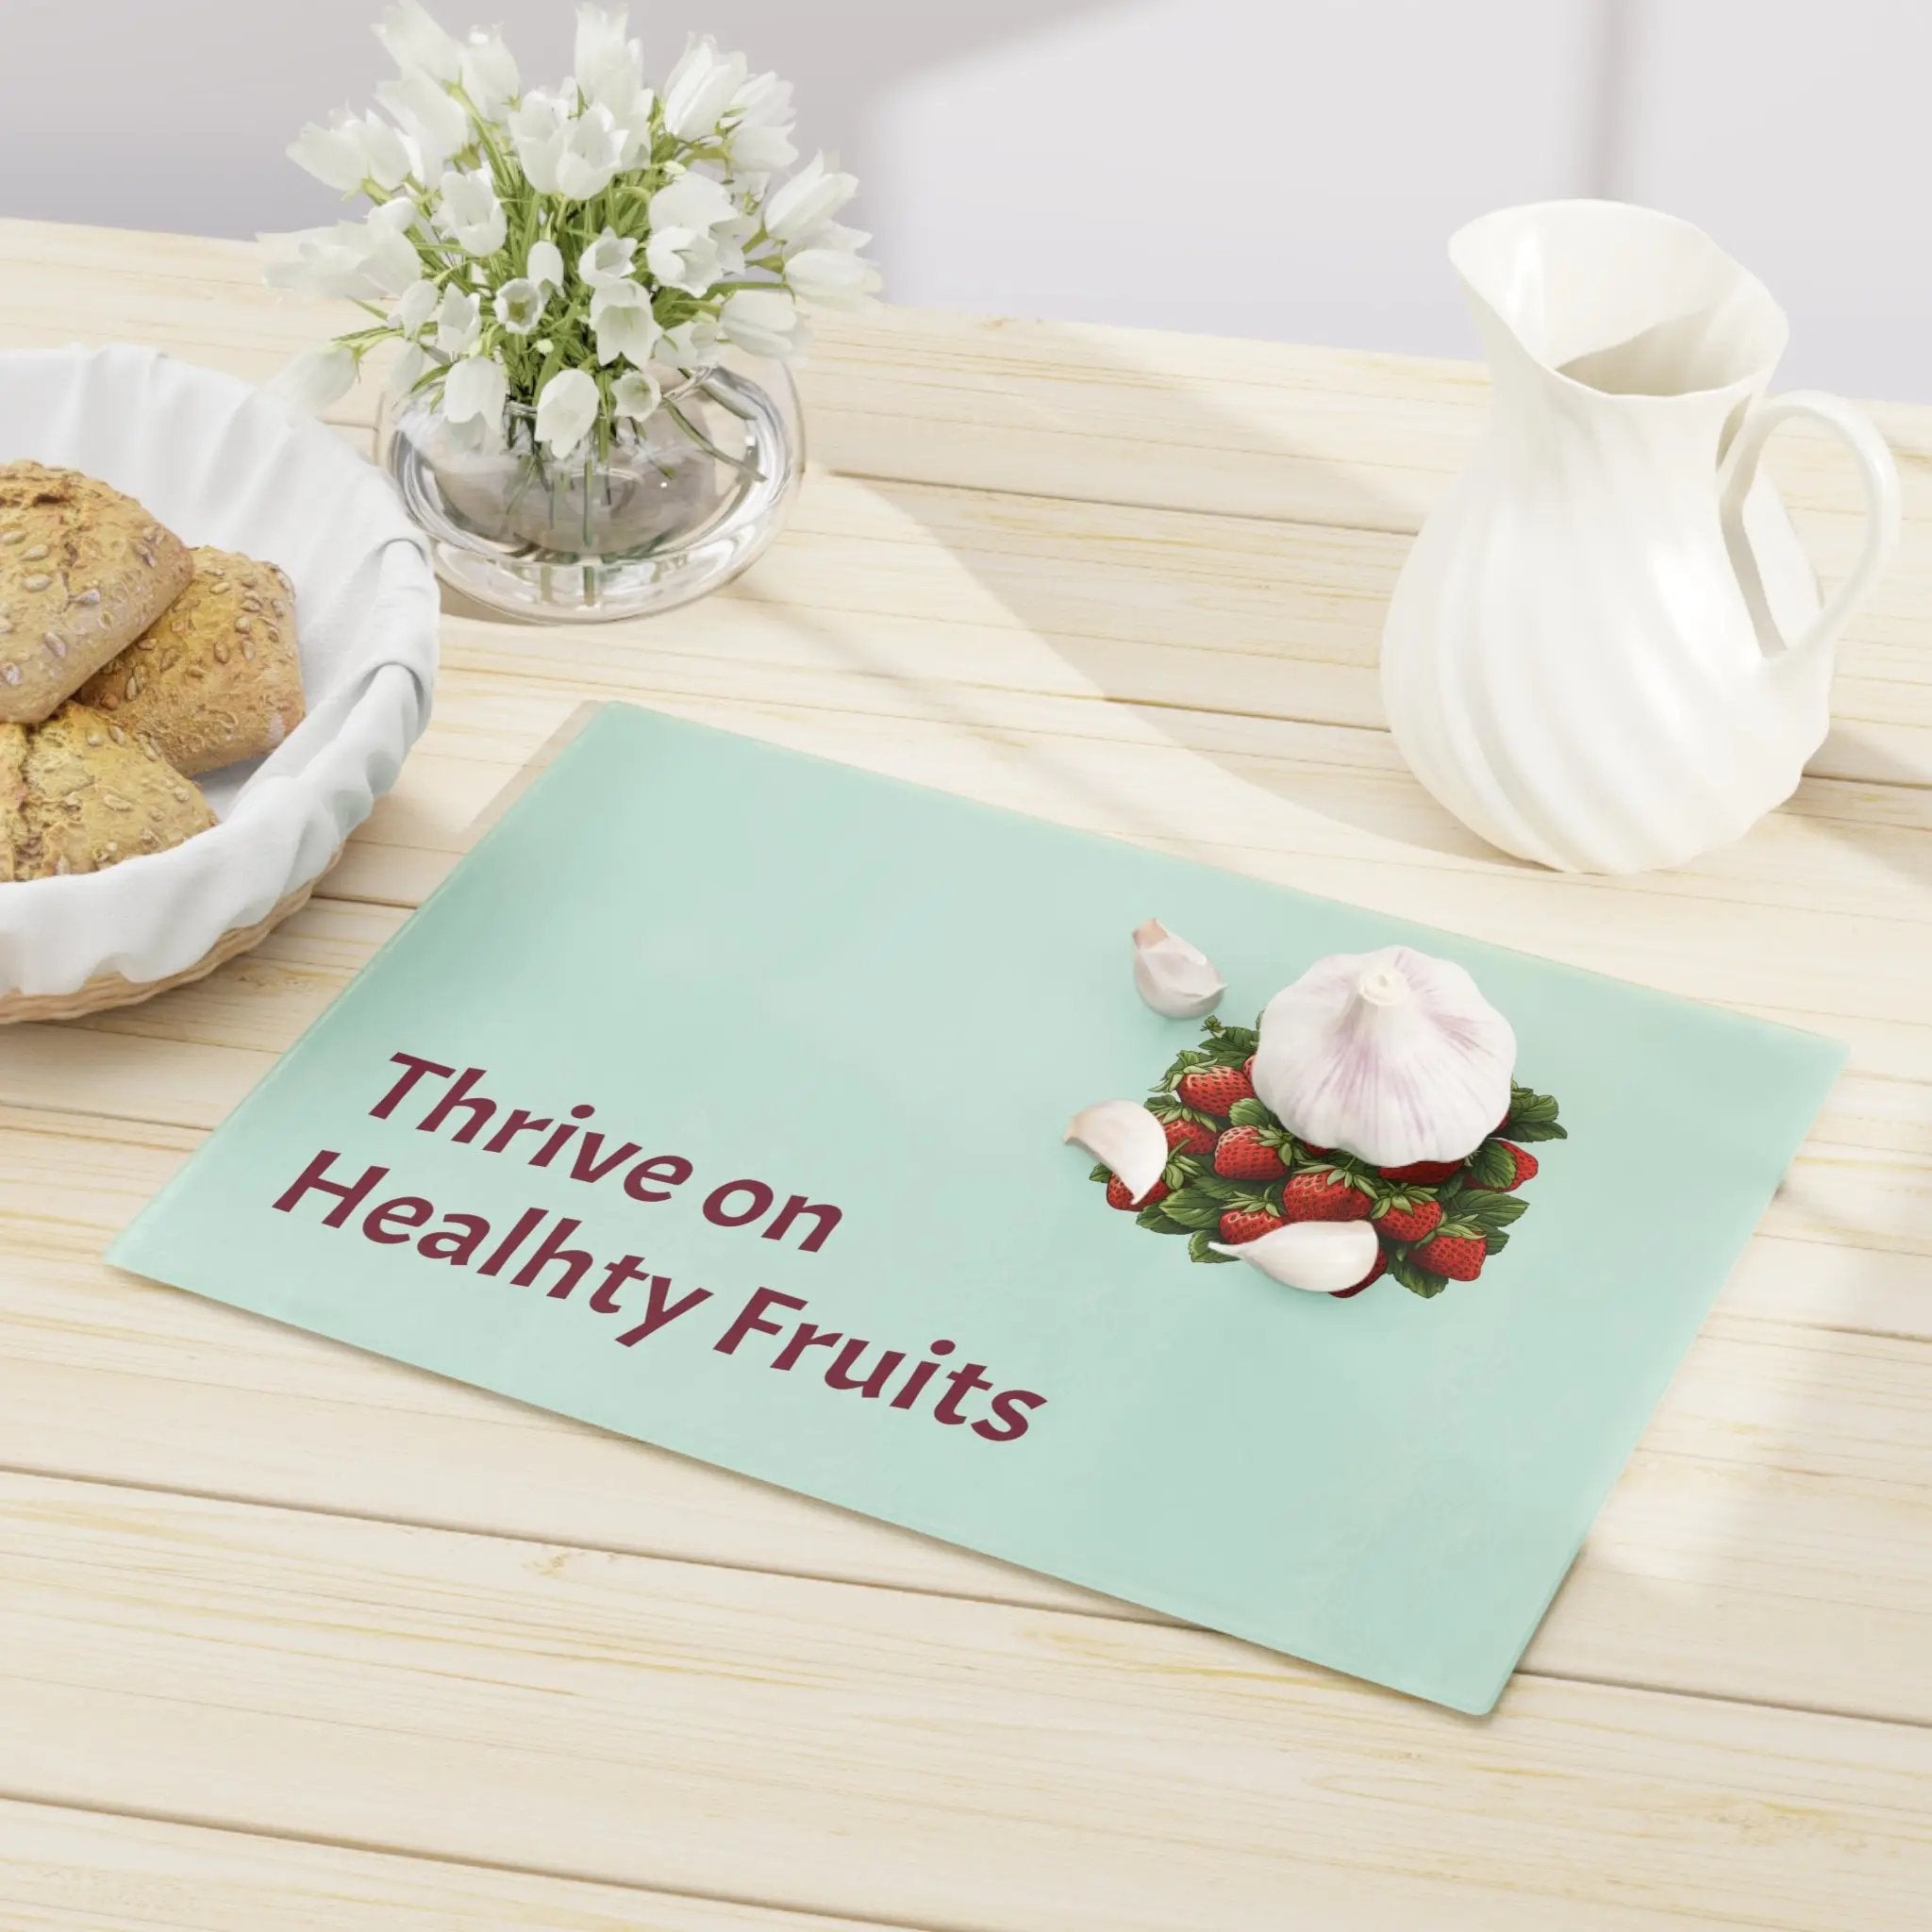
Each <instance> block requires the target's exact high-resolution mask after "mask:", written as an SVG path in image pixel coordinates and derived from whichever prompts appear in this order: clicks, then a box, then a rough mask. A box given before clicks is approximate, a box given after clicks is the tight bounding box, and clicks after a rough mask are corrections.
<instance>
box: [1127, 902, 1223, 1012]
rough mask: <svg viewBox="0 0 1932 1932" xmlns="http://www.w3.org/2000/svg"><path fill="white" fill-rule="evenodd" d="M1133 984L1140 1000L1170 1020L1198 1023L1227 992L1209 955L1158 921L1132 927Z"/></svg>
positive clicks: (1216, 1005) (1219, 1002) (1154, 920)
mask: <svg viewBox="0 0 1932 1932" xmlns="http://www.w3.org/2000/svg"><path fill="white" fill-rule="evenodd" d="M1134 984H1135V985H1136V986H1137V987H1139V988H1140V990H1141V998H1142V999H1143V1000H1145V1001H1146V1002H1147V1004H1148V1005H1149V1006H1150V1007H1152V1008H1154V1010H1155V1011H1156V1012H1157V1013H1163V1014H1165V1015H1166V1016H1167V1018H1168V1019H1170V1020H1198V1019H1199V1018H1200V1017H1201V1016H1202V1014H1204V1013H1211V1012H1212V1011H1213V1010H1214V1009H1215V1008H1216V1007H1218V1006H1219V1005H1220V1004H1221V995H1222V994H1223V993H1224V992H1225V991H1227V984H1226V982H1225V981H1224V979H1223V978H1222V976H1221V974H1218V973H1217V972H1215V970H1214V962H1213V961H1212V960H1211V959H1210V958H1208V955H1207V954H1206V953H1204V952H1203V951H1202V950H1201V949H1200V947H1199V946H1191V945H1190V944H1189V943H1188V942H1187V941H1186V940H1184V939H1182V938H1181V936H1180V935H1179V934H1178V933H1173V932H1169V931H1168V929H1167V928H1166V926H1164V925H1162V924H1161V923H1160V922H1159V920H1158V919H1150V920H1148V921H1147V922H1146V923H1145V924H1142V925H1137V926H1136V927H1135V928H1134Z"/></svg>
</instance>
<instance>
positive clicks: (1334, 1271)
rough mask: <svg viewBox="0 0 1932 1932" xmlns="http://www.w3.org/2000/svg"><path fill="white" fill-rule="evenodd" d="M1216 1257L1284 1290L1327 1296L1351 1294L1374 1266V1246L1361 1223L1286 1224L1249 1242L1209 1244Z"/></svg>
mask: <svg viewBox="0 0 1932 1932" xmlns="http://www.w3.org/2000/svg"><path fill="white" fill-rule="evenodd" d="M1378 1245H1379V1243H1378V1242H1377V1241H1376V1240H1375V1230H1374V1228H1373V1227H1371V1226H1370V1225H1369V1224H1368V1223H1367V1222H1366V1221H1291V1222H1290V1223H1289V1224H1288V1225H1287V1226H1286V1227H1277V1228H1276V1229H1274V1232H1273V1233H1272V1234H1264V1235H1257V1237H1256V1238H1255V1239H1254V1240H1253V1241H1240V1242H1231V1241H1209V1242H1208V1246H1209V1247H1210V1248H1212V1249H1213V1250H1214V1252H1215V1253H1216V1254H1217V1255H1232V1256H1233V1257H1235V1259H1236V1260H1238V1261H1245V1262H1246V1263H1247V1264H1248V1265H1249V1267H1251V1268H1258V1269H1259V1270H1260V1271H1261V1273H1262V1274H1265V1275H1266V1276H1267V1277H1268V1278H1269V1280H1270V1281H1278V1282H1280V1283H1281V1285H1282V1286H1283V1287H1284V1288H1302V1289H1306V1290H1307V1291H1308V1292H1309V1293H1310V1294H1333V1293H1335V1292H1336V1291H1337V1290H1338V1289H1344V1288H1353V1287H1354V1286H1355V1285H1356V1283H1357V1281H1359V1280H1360V1279H1361V1278H1362V1276H1363V1275H1364V1274H1367V1273H1368V1272H1369V1270H1370V1269H1371V1268H1373V1267H1374V1265H1375V1251H1376V1248H1377V1246H1378Z"/></svg>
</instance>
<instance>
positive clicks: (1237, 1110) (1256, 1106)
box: [1227, 1095, 1275, 1127]
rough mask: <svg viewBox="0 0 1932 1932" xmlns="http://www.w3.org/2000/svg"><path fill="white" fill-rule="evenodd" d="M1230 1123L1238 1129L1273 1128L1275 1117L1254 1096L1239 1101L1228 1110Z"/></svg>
mask: <svg viewBox="0 0 1932 1932" xmlns="http://www.w3.org/2000/svg"><path fill="white" fill-rule="evenodd" d="M1227 1118H1228V1121H1229V1123H1230V1124H1232V1125H1234V1126H1237V1127H1272V1126H1274V1124H1275V1121H1274V1115H1273V1114H1272V1113H1270V1112H1269V1111H1268V1109H1267V1108H1265V1107H1263V1106H1262V1105H1261V1103H1260V1102H1259V1101H1258V1100H1257V1099H1255V1098H1254V1097H1253V1096H1252V1095H1250V1097H1249V1098H1248V1099H1246V1100H1237V1101H1236V1102H1235V1104H1234V1105H1233V1106H1232V1107H1231V1108H1228V1110H1227Z"/></svg>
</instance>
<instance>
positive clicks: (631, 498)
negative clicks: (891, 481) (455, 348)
mask: <svg viewBox="0 0 1932 1932" xmlns="http://www.w3.org/2000/svg"><path fill="white" fill-rule="evenodd" d="M536 414H537V412H536V410H535V409H534V408H532V407H530V406H529V405H527V404H524V403H516V402H512V403H508V404H506V405H505V408H504V416H503V425H502V435H501V437H500V438H489V439H485V438H482V437H481V436H479V435H477V434H476V433H475V425H474V424H471V425H462V426H460V427H458V426H453V425H451V424H449V423H448V422H447V421H445V420H444V418H443V416H442V414H441V411H440V410H439V409H438V408H436V407H435V405H434V404H433V403H432V402H430V401H428V400H427V399H425V398H423V397H415V398H411V399H408V400H406V401H404V402H402V403H400V404H389V405H386V406H385V410H384V416H383V422H382V425H381V427H380V431H379V437H378V441H379V446H380V449H381V460H382V462H383V464H384V466H385V467H386V468H387V469H388V471H389V474H390V475H391V477H392V478H393V480H394V482H395V485H396V488H397V489H398V490H399V491H401V492H402V497H403V502H404V504H405V505H406V507H407V508H408V512H409V514H410V516H411V517H413V518H414V520H415V521H416V523H417V524H418V525H420V526H421V527H422V529H423V530H424V532H425V535H426V536H427V537H428V539H429V546H430V552H431V554H432V556H433V557H434V558H435V560H436V570H437V574H438V575H440V576H441V578H442V580H443V581H444V582H445V583H447V584H449V585H451V586H452V587H454V588H455V589H457V590H458V591H464V592H465V593H467V594H468V595H469V596H471V597H474V598H475V599H476V600H477V602H479V603H482V604H486V605H488V606H490V607H491V608H492V609H496V610H502V611H507V612H509V613H510V614H512V615H515V616H522V617H530V618H536V619H540V620H542V621H545V622H556V621H564V622H587V623H594V622H597V621H599V620H602V619H610V618H619V617H636V616H640V615H644V614H647V613H649V612H652V611H658V610H670V609H673V608H675V607H676V606H678V605H680V604H688V603H690V602H691V600H692V599H693V598H695V597H702V596H704V595H706V594H707V593H708V591H715V590H716V589H718V587H719V586H720V585H721V584H725V583H728V582H729V581H730V580H731V579H732V578H733V577H735V576H736V575H738V574H739V573H740V572H741V570H743V569H745V568H746V566H747V565H749V564H750V563H751V562H752V561H753V560H754V558H757V557H758V555H759V554H760V553H761V552H762V551H763V550H764V548H765V546H766V545H767V544H768V543H770V542H771V541H772V539H773V538H774V536H775V535H776V534H777V532H778V527H779V525H780V524H781V523H782V522H783V520H784V516H785V511H786V508H787V507H788V505H789V504H790V503H791V498H792V495H793V493H794V492H795V491H796V490H797V488H798V479H799V477H800V475H802V474H803V473H804V469H805V434H804V427H803V425H802V423H801V421H800V417H799V410H798V395H797V391H796V390H795V389H794V388H793V387H792V382H791V375H789V374H788V373H787V371H786V369H785V368H784V366H783V364H781V363H762V362H761V363H758V364H755V365H751V366H750V367H738V366H724V365H721V366H719V367H718V368H716V369H712V370H708V371H706V372H705V373H704V374H702V375H695V376H692V377H691V378H690V379H689V380H688V381H687V382H686V383H685V384H684V385H683V386H682V387H681V388H679V389H676V390H674V391H667V393H666V395H665V398H664V402H663V404H662V405H661V406H660V407H659V408H658V409H657V410H656V411H655V412H654V413H653V414H652V415H651V416H649V417H648V418H647V419H646V420H645V421H644V422H643V423H641V424H636V423H631V422H628V421H625V422H621V423H619V424H618V425H616V426H615V428H614V429H613V430H612V431H611V433H610V434H609V435H608V438H607V439H606V440H605V442H604V446H603V447H602V448H601V449H600V448H599V446H598V438H597V437H596V436H595V435H594V434H593V435H592V436H591V439H590V440H589V441H587V442H586V444H585V446H584V448H583V449H582V450H581V451H579V452H578V453H577V454H576V455H575V456H574V457H572V458H569V459H568V460H566V461H562V462H559V461H558V460H557V459H556V458H554V457H552V456H551V455H550V454H549V452H547V451H546V450H545V449H543V447H542V446H541V444H540V443H539V442H538V441H537V436H536V427H537V424H536Z"/></svg>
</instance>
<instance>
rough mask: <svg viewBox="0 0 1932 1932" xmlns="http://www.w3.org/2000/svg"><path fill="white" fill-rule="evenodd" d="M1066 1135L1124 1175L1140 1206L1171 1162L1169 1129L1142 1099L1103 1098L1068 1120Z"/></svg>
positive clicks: (1123, 1181)
mask: <svg viewBox="0 0 1932 1932" xmlns="http://www.w3.org/2000/svg"><path fill="white" fill-rule="evenodd" d="M1066 1138H1067V1139H1068V1140H1069V1141H1072V1142H1073V1143H1074V1145H1075V1146H1076V1147H1084V1148H1086V1150H1087V1151H1088V1153H1090V1154H1091V1155H1092V1157H1093V1158H1094V1159H1095V1160H1097V1161H1099V1162H1100V1163H1101V1165H1102V1166H1103V1167H1107V1168H1110V1169H1111V1170H1112V1171H1113V1172H1114V1173H1115V1174H1118V1175H1119V1176H1120V1177H1121V1184H1122V1185H1123V1186H1124V1188H1125V1189H1126V1191H1127V1198H1128V1200H1130V1201H1132V1202H1133V1203H1134V1204H1135V1205H1136V1206H1137V1207H1138V1206H1139V1205H1140V1203H1141V1201H1142V1200H1144V1199H1145V1198H1146V1196H1147V1195H1148V1193H1149V1192H1151V1191H1152V1190H1153V1187H1154V1184H1155V1182H1157V1181H1158V1179H1159V1178H1160V1175H1161V1171H1162V1170H1163V1169H1164V1168H1165V1167H1166V1166H1167V1133H1166V1130H1165V1129H1164V1128H1163V1127H1162V1126H1161V1124H1160V1123H1159V1122H1158V1120H1156V1119H1155V1118H1154V1116H1153V1115H1152V1114H1151V1113H1149V1112H1148V1111H1147V1109H1146V1108H1144V1107H1142V1106H1141V1103H1140V1102H1139V1101H1138V1100H1103V1101H1099V1102H1097V1103H1096V1104H1095V1105H1094V1106H1092V1107H1088V1108H1081V1110H1080V1111H1079V1112H1078V1113H1076V1114H1075V1115H1074V1118H1073V1119H1072V1120H1070V1121H1069V1122H1068V1123H1067V1133H1066Z"/></svg>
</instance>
